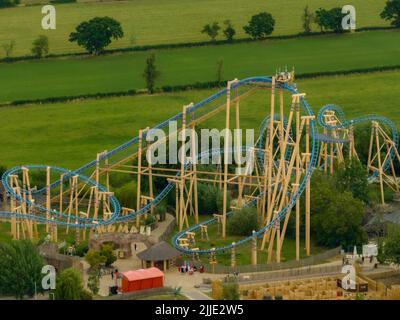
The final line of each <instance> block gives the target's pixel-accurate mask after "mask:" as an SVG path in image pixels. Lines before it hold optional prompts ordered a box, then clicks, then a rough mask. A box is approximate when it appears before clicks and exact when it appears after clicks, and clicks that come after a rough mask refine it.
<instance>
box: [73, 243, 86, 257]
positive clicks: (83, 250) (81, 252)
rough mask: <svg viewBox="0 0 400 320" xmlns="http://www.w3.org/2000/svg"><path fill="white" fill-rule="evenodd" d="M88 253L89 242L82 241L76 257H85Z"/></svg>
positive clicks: (77, 248)
mask: <svg viewBox="0 0 400 320" xmlns="http://www.w3.org/2000/svg"><path fill="white" fill-rule="evenodd" d="M88 251H89V243H88V242H87V241H82V242H80V243H79V244H78V245H77V246H76V247H75V255H77V256H79V257H84V256H85V255H86V253H87V252H88Z"/></svg>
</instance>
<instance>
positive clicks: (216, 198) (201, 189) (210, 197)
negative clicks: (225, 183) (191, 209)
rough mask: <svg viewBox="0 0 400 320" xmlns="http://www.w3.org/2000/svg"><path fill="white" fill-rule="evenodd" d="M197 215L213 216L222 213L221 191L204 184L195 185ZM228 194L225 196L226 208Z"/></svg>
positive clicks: (228, 198)
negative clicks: (197, 204)
mask: <svg viewBox="0 0 400 320" xmlns="http://www.w3.org/2000/svg"><path fill="white" fill-rule="evenodd" d="M197 194H198V203H199V214H214V213H222V212H223V196H224V194H223V190H222V189H220V188H219V187H217V186H213V185H211V184H206V183H198V184H197ZM230 199H231V198H230V194H229V192H228V194H227V200H228V201H227V207H228V209H229V206H230Z"/></svg>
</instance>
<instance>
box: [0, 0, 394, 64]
mask: <svg viewBox="0 0 400 320" xmlns="http://www.w3.org/2000/svg"><path fill="white" fill-rule="evenodd" d="M306 4H308V5H309V6H310V9H311V10H313V11H314V10H316V9H318V8H319V7H324V8H332V7H335V6H343V5H345V4H348V2H346V1H344V0H329V1H327V0H279V1H265V0H252V1H245V0H202V1H196V0H168V1H164V0H132V1H112V2H89V3H77V4H62V5H55V6H56V9H57V29H56V30H50V31H46V30H42V28H41V19H42V17H43V15H42V13H41V6H30V7H17V8H9V9H0V44H3V43H7V42H9V41H10V40H14V41H15V42H16V47H15V50H14V52H13V55H14V56H19V55H26V54H30V49H31V47H32V41H33V40H34V39H35V38H37V36H38V35H40V34H45V35H47V36H48V37H49V40H50V51H51V53H64V52H76V51H82V49H81V48H79V47H78V46H77V45H76V44H72V43H70V42H68V36H69V34H70V33H71V32H72V31H73V30H74V29H75V27H76V26H77V25H78V24H79V23H80V22H82V21H85V20H88V19H90V18H93V17H95V16H110V17H113V18H115V19H117V20H118V21H120V22H121V24H122V27H123V29H124V32H125V37H124V38H123V39H121V40H119V41H117V42H115V43H114V44H113V45H112V46H111V47H112V48H117V47H130V46H134V45H144V44H159V43H180V42H194V41H199V40H206V39H207V37H206V36H205V35H204V34H201V33H200V31H201V29H202V27H203V26H204V25H205V24H207V23H210V22H213V21H219V22H220V23H222V22H223V21H224V20H226V19H231V20H232V22H233V24H234V25H235V27H236V30H237V37H244V36H245V34H244V31H243V29H242V27H243V25H245V24H247V22H248V21H249V19H250V17H251V16H252V15H254V14H257V13H259V12H261V11H268V12H270V13H271V14H272V15H273V16H274V17H275V20H276V28H275V32H274V34H275V35H282V34H294V33H298V32H300V31H302V30H301V14H302V10H303V8H304V7H305V5H306ZM351 4H352V5H354V6H355V8H356V10H357V26H358V27H365V26H382V25H388V22H387V21H384V20H382V19H381V18H380V17H379V13H380V12H381V11H382V10H383V8H384V5H385V0H353V1H352V2H351ZM220 37H221V36H220ZM1 51H3V50H1ZM1 55H2V56H3V55H4V51H3V52H1Z"/></svg>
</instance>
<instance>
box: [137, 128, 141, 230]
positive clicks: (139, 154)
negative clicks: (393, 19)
mask: <svg viewBox="0 0 400 320" xmlns="http://www.w3.org/2000/svg"><path fill="white" fill-rule="evenodd" d="M142 139H143V130H141V129H140V130H139V146H138V148H139V149H138V169H137V184H136V212H137V211H139V210H140V207H141V202H140V200H141V195H142V194H141V181H142V176H141V174H142ZM139 227H140V216H139V215H137V216H136V228H139Z"/></svg>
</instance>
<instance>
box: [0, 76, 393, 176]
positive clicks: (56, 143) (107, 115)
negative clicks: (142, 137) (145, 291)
mask: <svg viewBox="0 0 400 320" xmlns="http://www.w3.org/2000/svg"><path fill="white" fill-rule="evenodd" d="M297 85H298V87H299V90H301V91H303V92H306V94H307V101H308V102H309V103H310V105H311V106H312V108H313V110H314V112H318V110H319V108H320V107H322V106H323V105H325V104H328V103H334V104H337V105H340V106H342V107H343V109H344V111H345V112H346V115H347V116H348V117H355V116H361V115H366V114H369V113H378V114H382V115H385V116H387V117H389V118H390V119H392V120H393V121H394V122H395V123H397V124H398V125H399V124H400V113H399V112H398V106H399V104H400V97H399V95H398V92H400V72H380V73H370V74H363V75H352V76H345V77H344V76H337V77H324V78H319V79H309V80H299V81H298V82H297ZM214 92H215V90H197V91H186V92H179V93H171V94H156V95H154V96H149V95H138V96H133V97H123V98H108V99H100V100H84V101H77V102H73V103H57V104H44V105H26V106H19V107H2V108H0V127H1V128H2V130H1V135H0V137H1V141H3V143H2V152H1V155H0V164H2V165H6V166H8V167H11V166H15V165H22V164H28V163H30V164H35V163H36V164H37V163H39V164H48V165H57V166H62V167H66V168H69V169H74V168H77V167H79V166H80V165H82V164H84V163H86V162H88V161H90V160H93V159H94V158H95V156H96V153H97V152H101V151H103V150H111V149H112V148H113V147H116V146H118V145H119V144H121V143H123V142H125V141H127V140H129V139H130V138H132V137H133V136H137V132H138V130H139V129H140V128H144V127H146V126H153V125H156V124H157V123H159V122H161V121H164V120H166V119H167V118H168V117H170V116H172V115H174V114H176V113H178V112H180V111H181V110H182V106H183V105H185V104H188V103H190V102H192V101H193V102H198V101H200V100H201V99H203V98H206V97H208V96H209V95H210V94H212V93H214ZM257 97H261V98H257ZM260 99H263V100H260ZM249 101H250V102H249V103H250V104H251V109H250V110H247V109H246V110H247V111H243V112H241V114H242V116H243V120H242V126H243V127H244V128H258V127H259V125H260V122H261V119H262V118H264V117H265V115H266V112H265V110H266V109H264V108H268V105H266V104H265V95H264V96H260V95H259V96H254V98H251V99H250V100H249ZM267 101H269V100H268V99H267ZM383 101H384V102H383ZM267 110H268V109H267ZM222 117H223V114H222ZM221 119H223V118H221ZM219 120H220V119H218V118H215V119H213V120H212V121H210V122H209V123H208V125H209V126H210V127H219V126H220V125H221V123H223V121H219Z"/></svg>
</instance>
